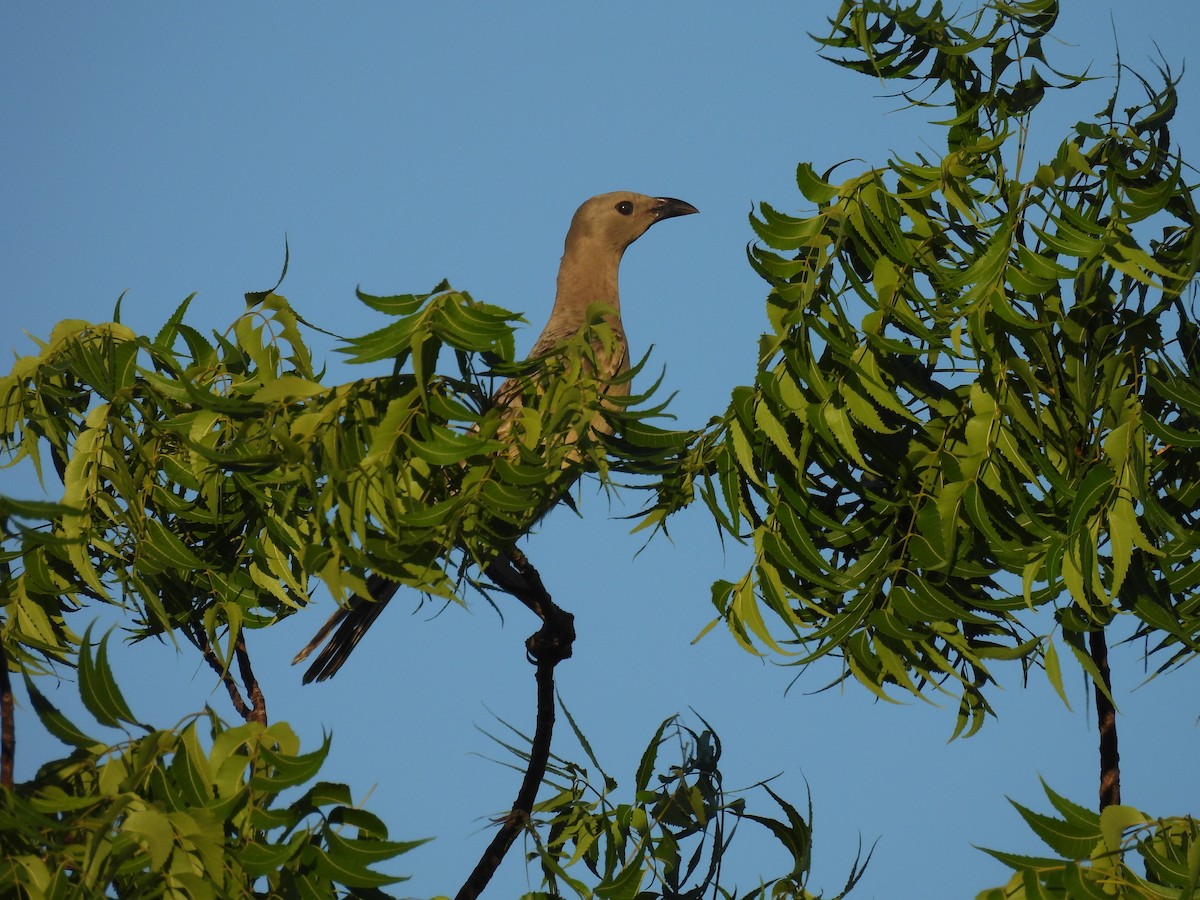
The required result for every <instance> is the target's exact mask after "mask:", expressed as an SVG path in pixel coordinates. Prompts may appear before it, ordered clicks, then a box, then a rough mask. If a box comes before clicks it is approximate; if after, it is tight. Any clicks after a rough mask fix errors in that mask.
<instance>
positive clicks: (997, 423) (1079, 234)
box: [697, 0, 1200, 734]
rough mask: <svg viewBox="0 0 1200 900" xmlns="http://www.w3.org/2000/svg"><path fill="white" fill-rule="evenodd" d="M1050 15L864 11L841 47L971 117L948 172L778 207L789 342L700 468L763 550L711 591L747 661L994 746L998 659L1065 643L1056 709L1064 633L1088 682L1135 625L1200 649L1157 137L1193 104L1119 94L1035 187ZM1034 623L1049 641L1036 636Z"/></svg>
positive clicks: (1186, 226) (957, 138)
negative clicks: (991, 719) (754, 658)
mask: <svg viewBox="0 0 1200 900" xmlns="http://www.w3.org/2000/svg"><path fill="white" fill-rule="evenodd" d="M1056 14H1057V5H1056V4H1055V3H1053V2H1050V0H1038V2H1031V3H1020V4H1013V3H1005V4H984V5H983V6H982V7H981V10H980V12H979V13H978V15H976V16H974V17H971V16H968V17H964V18H954V19H952V20H951V19H948V18H946V17H945V14H944V13H943V11H942V9H941V7H935V8H934V9H932V10H921V9H918V7H917V6H912V7H902V6H898V5H896V4H892V3H884V2H878V0H869V2H855V3H849V2H848V3H845V4H843V6H842V9H841V11H840V13H839V14H838V15H837V17H835V19H834V20H833V33H832V35H831V36H830V37H829V38H828V39H826V40H825V41H824V43H825V45H826V46H827V47H829V48H836V49H838V50H839V51H841V52H843V53H844V54H845V55H844V56H843V57H842V58H841V60H840V61H841V62H842V63H843V64H846V65H849V66H850V67H851V68H858V69H861V70H863V71H866V72H870V73H871V74H873V75H876V76H878V77H882V78H885V79H902V80H906V81H909V82H912V83H914V84H917V83H919V84H920V85H921V86H922V88H923V89H924V90H926V91H928V93H926V94H924V95H921V96H920V97H918V96H917V95H916V94H915V93H914V92H913V91H911V90H910V91H909V92H908V93H907V96H908V97H909V99H912V100H914V101H917V102H919V103H922V104H943V105H945V106H947V107H950V108H951V109H952V110H953V116H952V118H951V119H949V120H948V121H947V122H943V123H941V124H942V126H943V127H945V128H947V129H948V132H947V147H948V149H947V152H946V154H945V156H944V157H942V158H941V159H940V160H939V159H933V160H930V159H926V158H924V157H920V158H918V159H916V160H908V159H903V158H899V157H897V158H893V159H891V160H889V161H888V163H887V165H886V166H885V167H881V168H877V169H868V170H866V171H864V172H861V173H859V174H853V175H851V177H849V178H846V179H845V180H844V181H841V182H840V183H839V182H838V181H836V180H834V179H833V178H832V176H831V173H830V172H827V173H825V174H824V175H819V174H818V169H817V167H815V166H814V165H811V164H802V165H801V166H800V167H799V169H798V171H797V184H798V187H799V189H800V192H801V194H803V196H804V197H805V199H806V200H808V201H809V202H810V203H812V204H814V205H815V209H814V210H812V211H811V212H809V213H806V214H798V213H790V212H786V211H783V210H781V209H779V208H778V206H777V205H776V206H773V205H768V204H762V205H761V206H760V208H759V210H758V213H757V214H756V215H755V216H753V217H752V225H753V227H754V229H755V232H756V234H757V236H758V238H759V243H758V245H756V246H755V247H753V248H752V249H751V251H750V259H751V263H752V264H753V266H754V268H755V270H756V271H757V272H758V273H759V274H760V275H761V276H762V277H763V278H764V279H765V280H766V281H767V282H768V283H769V285H770V295H769V297H768V299H767V318H768V321H769V324H770V328H771V330H770V331H769V332H768V333H767V334H765V335H764V336H763V338H762V339H761V341H760V371H759V375H758V378H757V380H756V381H755V383H754V384H753V385H750V386H745V387H740V388H737V389H735V391H734V392H733V396H732V398H731V400H732V402H731V404H730V407H729V410H728V412H727V414H726V417H725V419H724V422H723V423H722V426H721V431H720V432H719V437H720V443H719V444H718V446H717V449H716V450H715V451H714V450H711V449H709V448H708V447H707V446H705V445H698V447H697V452H698V453H699V452H701V450H700V448H701V447H704V450H703V452H704V453H705V454H707V456H706V458H707V459H709V460H710V463H709V465H710V467H709V469H708V470H707V471H708V472H709V473H710V478H711V479H712V481H711V483H710V487H709V489H708V490H705V491H702V492H701V495H702V496H703V497H704V499H705V500H706V502H707V503H708V505H709V507H710V508H711V509H712V510H713V512H714V515H715V516H716V517H717V519H718V521H720V522H721V523H722V524H723V525H724V527H725V528H726V530H727V531H728V533H729V534H731V535H733V536H735V537H738V538H740V539H748V540H749V542H750V543H751V545H752V547H753V550H754V561H753V563H752V565H751V566H750V567H749V569H748V570H747V573H746V575H745V576H744V577H743V578H741V579H739V580H736V581H731V582H722V583H721V589H720V590H717V589H714V601H715V602H716V603H717V606H718V610H719V612H720V613H721V615H722V616H723V618H724V619H725V621H726V622H727V624H728V626H729V628H730V631H731V633H732V634H733V635H734V636H735V638H736V639H737V640H738V641H739V642H741V643H743V644H744V645H746V646H747V648H748V649H752V650H754V651H755V652H763V651H765V652H771V653H779V654H781V655H782V656H783V658H784V659H786V660H788V661H795V662H799V663H804V662H808V661H811V660H813V659H816V658H818V657H821V656H837V657H840V658H841V660H842V661H843V664H844V677H848V678H854V679H856V680H857V681H859V682H860V683H861V684H863V685H864V686H865V687H866V688H867V689H868V690H870V691H872V692H873V693H875V694H876V695H877V696H879V697H881V698H890V697H891V696H892V693H893V692H895V691H897V690H898V691H900V692H904V693H911V694H917V695H921V696H925V695H927V694H930V693H940V692H948V693H949V694H950V695H951V696H954V695H957V696H958V698H959V703H958V710H959V718H958V722H957V724H956V728H955V733H956V734H958V733H963V734H970V733H973V732H974V731H976V730H977V729H978V728H979V727H980V725H981V724H982V716H983V715H985V714H986V713H987V711H988V704H987V700H986V692H987V688H988V685H989V684H990V682H991V680H992V671H991V670H992V666H993V665H994V663H995V661H996V660H999V659H1028V658H1029V657H1030V655H1035V656H1036V654H1038V652H1039V650H1038V648H1039V647H1044V651H1043V652H1044V656H1043V658H1042V662H1043V663H1044V664H1045V666H1046V669H1047V674H1048V676H1049V677H1050V679H1051V681H1052V682H1053V683H1054V684H1055V686H1056V688H1058V689H1059V690H1060V692H1061V678H1062V675H1061V671H1060V668H1059V665H1058V661H1059V660H1058V656H1057V653H1056V652H1055V650H1054V646H1055V644H1054V641H1053V635H1047V634H1046V633H1045V630H1044V629H1047V628H1050V629H1053V630H1055V631H1058V630H1060V629H1061V637H1060V646H1062V645H1064V644H1065V646H1068V647H1069V648H1070V649H1071V651H1072V654H1073V655H1074V656H1075V657H1076V659H1077V660H1078V661H1079V662H1080V664H1081V665H1083V667H1084V669H1085V670H1086V671H1088V672H1089V673H1092V674H1095V672H1094V668H1095V667H1094V665H1093V664H1092V662H1091V660H1090V658H1089V657H1088V655H1087V653H1086V652H1084V650H1083V639H1082V634H1083V633H1084V632H1086V631H1087V630H1090V629H1092V628H1096V627H1101V626H1103V625H1105V624H1106V623H1107V622H1109V621H1110V620H1111V619H1112V617H1113V616H1114V615H1118V614H1122V613H1129V612H1132V613H1133V615H1135V616H1137V617H1138V618H1139V619H1141V621H1142V622H1143V623H1144V629H1145V632H1144V633H1147V634H1148V633H1150V632H1151V631H1152V630H1154V629H1159V630H1161V631H1162V632H1164V635H1162V636H1160V637H1161V638H1162V639H1164V646H1167V645H1171V644H1173V643H1178V644H1180V645H1182V648H1181V649H1179V650H1178V651H1177V654H1176V656H1174V657H1172V660H1173V661H1178V660H1179V659H1181V658H1183V655H1184V654H1186V653H1187V652H1188V651H1189V650H1190V648H1192V647H1195V646H1196V636H1197V635H1200V603H1198V602H1197V597H1200V594H1198V593H1197V590H1198V586H1197V579H1196V574H1197V571H1198V570H1200V556H1198V554H1200V546H1198V544H1197V542H1196V541H1195V540H1194V538H1193V535H1194V533H1195V527H1196V517H1197V508H1198V507H1197V498H1198V496H1200V483H1198V481H1197V478H1198V475H1197V473H1198V472H1200V465H1198V464H1197V460H1196V457H1195V453H1194V449H1193V448H1194V447H1195V446H1196V442H1195V440H1194V432H1195V430H1196V425H1195V423H1196V421H1197V410H1196V408H1195V396H1194V394H1195V393H1196V387H1195V385H1196V378H1197V373H1198V372H1200V366H1198V365H1197V359H1196V358H1197V357H1200V353H1195V352H1193V353H1192V356H1191V357H1190V358H1189V357H1187V356H1186V354H1183V353H1180V352H1178V351H1173V349H1172V344H1173V341H1174V338H1173V333H1174V332H1175V331H1176V330H1178V331H1179V342H1180V345H1181V349H1182V347H1183V345H1185V344H1186V346H1189V347H1191V346H1193V345H1194V344H1196V342H1195V341H1191V342H1188V341H1187V336H1188V335H1191V334H1193V333H1194V332H1195V325H1194V324H1193V322H1192V321H1191V314H1190V312H1189V311H1188V310H1187V309H1185V308H1184V306H1183V304H1182V303H1181V302H1179V301H1178V300H1177V298H1178V296H1179V295H1180V294H1181V293H1182V292H1183V291H1184V289H1185V288H1186V287H1187V286H1188V285H1189V284H1191V283H1192V282H1193V279H1194V276H1195V269H1196V261H1197V259H1200V233H1198V231H1197V228H1196V224H1197V215H1196V210H1195V206H1194V204H1193V202H1192V196H1191V189H1190V187H1189V186H1188V185H1187V183H1186V182H1185V181H1184V180H1183V177H1182V174H1181V173H1182V172H1183V171H1184V167H1183V165H1182V163H1181V160H1180V159H1179V157H1178V155H1177V153H1176V152H1175V150H1174V149H1173V148H1172V147H1171V145H1170V142H1169V136H1168V134H1167V131H1166V127H1165V126H1166V124H1167V122H1168V121H1169V119H1170V116H1171V114H1172V112H1173V110H1174V108H1175V102H1176V101H1175V91H1174V81H1173V79H1172V77H1171V75H1170V73H1167V72H1164V73H1162V76H1163V77H1162V81H1163V85H1162V87H1161V88H1156V87H1151V86H1150V85H1149V84H1148V83H1147V84H1146V94H1145V98H1144V99H1143V100H1142V101H1141V103H1140V104H1137V105H1135V106H1133V107H1131V108H1130V109H1128V110H1127V113H1128V117H1127V121H1116V120H1115V119H1113V118H1111V117H1110V114H1111V111H1112V110H1114V109H1115V107H1116V102H1115V100H1114V102H1112V103H1110V104H1109V111H1110V112H1109V113H1105V114H1102V116H1103V117H1102V118H1101V119H1100V120H1098V121H1096V122H1092V123H1081V124H1079V125H1077V126H1075V127H1074V128H1073V129H1072V130H1071V131H1070V133H1069V134H1068V136H1067V137H1066V139H1065V140H1064V141H1063V143H1062V145H1061V147H1060V148H1059V150H1058V152H1057V153H1056V154H1055V155H1054V157H1053V158H1052V159H1050V160H1048V161H1046V162H1045V163H1043V164H1041V165H1034V166H1032V167H1031V170H1030V171H1031V173H1032V177H1031V178H1030V180H1027V181H1026V180H1021V173H1019V172H1014V171H1013V170H1012V169H1011V168H1010V167H1011V165H1012V164H1013V162H1014V160H1019V159H1020V158H1021V156H1022V154H1024V153H1025V152H1026V150H1025V148H1024V146H1023V135H1024V133H1025V124H1026V121H1027V117H1028V115H1029V113H1030V111H1031V110H1032V109H1033V108H1034V107H1035V106H1036V105H1037V104H1038V102H1039V101H1040V98H1041V96H1042V93H1043V92H1044V90H1045V89H1046V88H1047V86H1048V84H1047V81H1046V79H1047V78H1048V77H1049V74H1050V71H1051V70H1050V69H1049V68H1048V66H1047V65H1046V62H1045V59H1044V57H1043V54H1042V47H1041V45H1040V40H1041V38H1042V37H1043V36H1044V35H1045V34H1046V32H1047V30H1048V29H1049V27H1050V25H1051V24H1052V23H1053V20H1054V18H1055V16H1056ZM1039 73H1040V74H1039ZM1082 81H1083V80H1082V79H1081V78H1077V77H1069V76H1062V75H1055V86H1056V87H1058V88H1061V89H1075V88H1077V87H1078V86H1079V85H1080V84H1082ZM1174 438H1178V439H1177V440H1176V439H1174ZM714 454H715V458H714ZM1017 585H1020V588H1017V587H1016V586H1017ZM1040 606H1045V607H1049V608H1050V609H1052V610H1053V611H1054V612H1055V616H1056V618H1055V620H1054V621H1053V622H1052V623H1051V624H1049V625H1048V624H1047V623H1046V620H1045V619H1042V620H1040V624H1039V626H1036V627H1040V628H1041V629H1043V631H1041V632H1031V631H1030V630H1029V627H1030V626H1029V624H1028V622H1029V621H1031V620H1030V619H1029V617H1028V616H1026V615H1025V613H1026V612H1027V611H1030V610H1034V609H1036V608H1037V607H1040Z"/></svg>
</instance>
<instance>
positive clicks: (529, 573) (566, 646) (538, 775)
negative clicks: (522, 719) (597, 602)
mask: <svg viewBox="0 0 1200 900" xmlns="http://www.w3.org/2000/svg"><path fill="white" fill-rule="evenodd" d="M485 571H486V574H487V576H488V577H489V578H491V579H492V581H493V582H494V583H495V584H496V585H497V586H498V587H500V588H501V589H503V590H505V591H507V592H508V593H510V594H512V595H513V596H515V597H516V598H517V599H518V600H520V601H521V602H522V603H524V604H525V605H526V606H528V607H529V608H530V609H531V610H533V611H534V613H536V614H537V615H538V617H539V618H541V620H542V627H541V628H539V629H538V630H537V632H536V633H534V634H532V635H530V636H529V638H528V639H527V640H526V641H525V650H526V653H527V655H528V657H529V660H530V662H532V663H533V664H534V665H535V666H536V667H537V668H536V671H535V674H534V678H535V679H536V681H537V727H536V729H535V730H534V733H533V744H532V746H531V747H530V750H529V764H528V765H527V766H526V768H525V777H524V778H523V779H522V781H521V789H520V790H519V791H518V792H517V799H516V801H515V802H514V803H513V806H512V810H511V811H510V812H509V814H508V815H507V816H505V817H504V821H503V823H502V824H501V825H500V830H499V831H498V832H497V833H496V836H495V837H494V838H492V841H491V843H490V844H488V846H487V849H486V850H484V851H483V855H482V856H481V857H480V858H479V862H478V863H476V865H475V868H474V870H472V872H471V874H470V875H469V876H467V880H466V881H465V882H463V886H462V887H461V888H459V891H458V893H457V894H456V895H455V900H475V898H476V897H478V896H479V895H480V894H481V893H482V892H483V889H484V888H486V887H487V885H488V882H489V881H491V879H492V876H493V875H495V874H496V870H497V869H498V868H500V863H501V862H503V861H504V857H505V855H506V854H507V853H508V850H509V848H510V847H511V846H512V845H513V841H515V840H516V839H517V835H518V834H520V832H521V830H522V829H523V828H525V827H526V825H527V824H528V822H529V817H530V815H531V814H532V812H533V803H534V800H536V799H537V792H538V787H540V786H541V783H542V778H543V777H544V776H545V774H546V765H547V764H548V763H549V761H550V739H551V736H552V735H553V733H554V667H555V666H557V665H558V664H559V663H560V662H562V661H563V660H564V659H569V658H570V657H571V652H572V645H573V644H574V641H575V617H574V616H573V615H571V614H570V613H569V612H566V611H565V610H563V609H561V608H560V607H559V606H557V605H556V604H555V603H554V601H553V600H551V599H550V595H549V594H548V593H547V592H546V588H545V586H544V585H543V584H542V578H541V576H540V575H539V574H538V571H537V569H535V568H534V567H533V565H532V564H530V562H529V560H528V559H527V558H526V557H525V554H523V553H521V552H520V551H519V550H514V551H513V552H512V553H511V554H510V555H509V556H508V557H507V558H504V559H502V560H496V561H493V562H492V563H491V564H489V565H488V567H487V569H486V570H485Z"/></svg>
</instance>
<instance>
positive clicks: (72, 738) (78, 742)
mask: <svg viewBox="0 0 1200 900" xmlns="http://www.w3.org/2000/svg"><path fill="white" fill-rule="evenodd" d="M22 675H23V676H24V679H25V690H26V691H28V693H29V702H30V705H31V706H32V707H33V711H34V712H35V713H37V717H38V719H39V720H41V723H42V725H43V726H44V727H45V729H46V730H47V731H48V732H50V733H51V734H52V735H54V736H55V737H56V738H58V739H59V740H60V741H62V742H63V743H64V744H69V745H70V746H72V747H82V748H84V749H87V750H90V751H92V752H96V751H98V750H99V749H100V748H102V747H103V746H104V745H103V744H102V743H101V742H100V741H97V740H96V739H95V738H92V737H89V736H88V735H86V734H84V733H83V732H82V731H80V730H79V729H78V728H76V727H75V725H74V724H73V723H72V722H71V721H70V720H69V719H68V718H67V717H66V716H64V715H63V714H62V713H61V712H59V711H58V708H57V707H55V706H54V704H53V703H51V702H50V701H49V700H48V699H47V698H46V696H45V695H44V694H43V693H42V692H41V691H39V690H38V689H37V686H36V685H35V684H34V682H33V679H31V678H30V677H29V673H28V672H22Z"/></svg>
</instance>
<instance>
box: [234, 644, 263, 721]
mask: <svg viewBox="0 0 1200 900" xmlns="http://www.w3.org/2000/svg"><path fill="white" fill-rule="evenodd" d="M234 653H235V654H236V655H237V661H238V671H239V672H241V674H242V686H243V687H245V689H246V694H247V695H248V696H249V697H250V704H251V710H250V713H249V715H248V716H247V718H246V721H247V722H259V723H261V724H263V725H266V724H267V699H266V698H265V697H264V696H263V692H262V688H261V687H260V686H259V683H258V679H257V678H255V677H254V670H253V669H252V668H250V651H249V650H247V649H246V632H245V631H242V630H240V629H239V630H238V636H237V643H236V644H234Z"/></svg>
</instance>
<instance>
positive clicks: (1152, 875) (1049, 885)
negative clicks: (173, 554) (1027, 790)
mask: <svg viewBox="0 0 1200 900" xmlns="http://www.w3.org/2000/svg"><path fill="white" fill-rule="evenodd" d="M1042 787H1043V788H1044V790H1045V791H1046V796H1047V797H1048V798H1049V799H1050V804H1051V806H1053V807H1054V812H1055V814H1053V815H1047V814H1044V813H1037V812H1034V811H1033V810H1030V809H1027V808H1025V807H1024V806H1021V805H1020V804H1018V803H1013V806H1014V807H1015V808H1016V810H1017V812H1018V813H1020V815H1021V818H1023V819H1024V820H1025V822H1026V824H1028V825H1029V827H1030V828H1031V829H1032V830H1033V832H1034V833H1035V834H1037V836H1038V837H1039V838H1041V839H1042V841H1044V842H1045V844H1046V845H1047V846H1048V847H1050V849H1051V850H1053V851H1054V853H1055V854H1057V856H1055V857H1035V856H1021V855H1018V854H1014V853H1001V852H999V851H996V850H987V851H986V852H987V853H989V854H990V855H992V856H994V857H995V858H996V859H998V860H1000V861H1001V862H1002V863H1004V864H1005V865H1006V866H1009V867H1010V868H1012V869H1014V870H1015V874H1014V875H1013V877H1012V878H1011V879H1010V880H1009V882H1008V884H1006V885H1005V886H1004V887H1002V888H993V889H991V890H986V891H981V892H980V893H979V895H978V897H977V900H1058V898H1068V897H1070V898H1096V900H1100V898H1111V897H1118V898H1129V900H1134V898H1137V900H1168V898H1171V900H1174V898H1180V900H1182V898H1184V897H1192V896H1194V895H1195V892H1196V889H1197V886H1198V885H1200V823H1197V822H1196V820H1195V819H1193V818H1191V817H1190V816H1187V817H1171V818H1165V819H1154V818H1151V817H1150V816H1147V815H1146V814H1145V813H1143V812H1140V811H1138V810H1136V809H1134V808H1133V807H1131V806H1115V805H1114V806H1109V807H1106V808H1105V809H1104V810H1103V811H1102V812H1099V813H1097V812H1095V811H1093V810H1089V809H1086V808H1085V807H1082V806H1079V805H1078V804H1075V803H1072V802H1071V801H1070V800H1067V799H1066V798H1065V797H1061V796H1059V795H1058V794H1056V793H1055V792H1054V791H1052V790H1051V789H1050V788H1049V787H1048V786H1046V785H1045V784H1043V785H1042ZM1010 802H1011V801H1010ZM1133 852H1136V853H1137V854H1138V856H1139V857H1140V859H1141V863H1142V867H1143V873H1141V874H1139V872H1137V871H1135V870H1134V869H1133V868H1132V867H1131V866H1130V865H1129V864H1128V863H1127V862H1126V857H1127V856H1129V855H1131V854H1132V853H1133Z"/></svg>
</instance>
